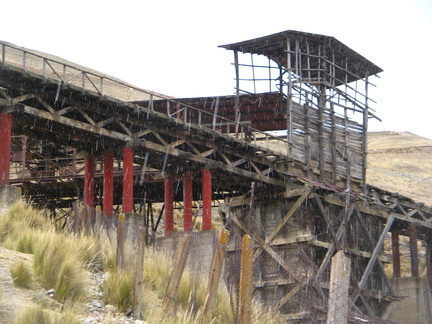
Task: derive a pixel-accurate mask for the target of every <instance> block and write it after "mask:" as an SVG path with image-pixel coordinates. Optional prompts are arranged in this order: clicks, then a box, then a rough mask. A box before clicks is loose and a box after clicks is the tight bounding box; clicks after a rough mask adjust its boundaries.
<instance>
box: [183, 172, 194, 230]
mask: <svg viewBox="0 0 432 324" xmlns="http://www.w3.org/2000/svg"><path fill="white" fill-rule="evenodd" d="M192 202H193V192H192V175H191V174H185V176H184V178H183V206H184V210H183V214H184V218H183V228H184V231H185V232H186V233H190V232H192Z"/></svg>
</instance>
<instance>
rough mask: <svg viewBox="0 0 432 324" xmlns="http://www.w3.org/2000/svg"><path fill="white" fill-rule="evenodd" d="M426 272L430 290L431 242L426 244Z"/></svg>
mask: <svg viewBox="0 0 432 324" xmlns="http://www.w3.org/2000/svg"><path fill="white" fill-rule="evenodd" d="M426 270H427V278H428V282H429V288H430V289H432V242H431V241H427V242H426Z"/></svg>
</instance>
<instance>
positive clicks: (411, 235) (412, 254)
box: [408, 225, 419, 277]
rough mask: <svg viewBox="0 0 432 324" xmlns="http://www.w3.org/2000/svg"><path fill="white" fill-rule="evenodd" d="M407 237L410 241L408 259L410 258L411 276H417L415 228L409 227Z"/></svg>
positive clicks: (417, 262) (417, 261) (417, 260)
mask: <svg viewBox="0 0 432 324" xmlns="http://www.w3.org/2000/svg"><path fill="white" fill-rule="evenodd" d="M408 235H409V239H410V257H411V276H413V277H418V276H419V259H418V248H417V228H416V227H415V226H413V225H410V227H409V228H408Z"/></svg>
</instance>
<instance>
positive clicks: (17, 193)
mask: <svg viewBox="0 0 432 324" xmlns="http://www.w3.org/2000/svg"><path fill="white" fill-rule="evenodd" d="M20 199H21V189H20V188H18V187H13V186H9V185H0V214H2V213H3V212H5V211H6V210H7V208H8V207H10V206H11V205H13V204H14V203H15V202H16V201H18V200H20Z"/></svg>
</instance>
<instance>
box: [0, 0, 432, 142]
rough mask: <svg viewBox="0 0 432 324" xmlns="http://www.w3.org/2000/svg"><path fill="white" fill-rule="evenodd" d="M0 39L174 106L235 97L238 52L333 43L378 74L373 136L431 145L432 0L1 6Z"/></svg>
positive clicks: (78, 1)
mask: <svg viewBox="0 0 432 324" xmlns="http://www.w3.org/2000/svg"><path fill="white" fill-rule="evenodd" d="M1 11H2V15H1V19H0V40H3V41H7V42H11V43H13V44H15V45H18V46H23V47H27V48H31V49H36V50H39V51H42V52H47V53H50V54H54V55H57V56H60V57H62V58H64V59H67V60H70V61H73V62H75V63H78V64H81V65H84V66H87V67H90V68H93V69H95V70H99V71H101V72H104V73H106V74H110V75H112V76H115V77H117V78H120V79H123V80H125V81H127V82H130V83H132V84H134V85H136V86H138V87H141V88H144V89H148V90H153V91H156V92H159V93H163V94H167V95H172V96H176V97H204V96H214V95H231V94H233V93H234V85H235V84H234V81H233V78H234V68H233V67H232V65H231V63H232V62H233V54H232V51H227V50H225V49H221V48H218V45H224V44H230V43H234V42H238V41H243V40H248V39H252V38H256V37H261V36H266V35H269V34H273V33H277V32H280V31H285V30H298V31H304V32H311V33H317V34H323V35H328V36H334V37H335V38H337V39H338V40H340V41H341V42H343V43H344V44H345V45H347V46H348V47H350V48H352V49H353V50H355V51H357V52H358V53H360V54H361V55H363V56H365V57H366V58H367V59H369V60H370V61H372V62H373V63H375V64H376V65H378V66H379V67H381V68H382V69H383V70H384V72H382V73H381V74H380V79H376V80H374V81H375V83H376V84H377V86H378V87H377V88H376V89H375V90H374V92H373V98H372V99H375V100H376V101H378V104H377V105H376V107H375V108H376V110H377V112H376V113H377V115H378V116H379V117H381V119H382V120H383V122H381V123H379V122H371V124H370V129H371V130H373V131H380V130H382V131H389V130H391V131H408V132H412V133H415V134H417V135H421V136H425V137H428V138H431V139H432V104H431V102H432V100H431V98H430V97H431V96H430V93H431V92H432V62H431V61H432V51H431V50H432V1H431V0H412V1H408V0H362V1H351V0H340V1H336V0H326V1H324V0H311V1H307V0H303V1H298V0H297V1H292V0H284V1H272V0H266V1H254V0H249V1H244V0H240V1H236V0H229V1H225V0H219V1H204V0H202V1H188V0H183V1H163V0H159V1H156V0H154V1H145V0H140V1H139V0H136V1H132V0H123V1H107V0H104V1H99V0H86V1H82V0H75V1H60V0H55V1H48V0H38V1H34V0H28V1H20V0H14V1H3V3H2V9H1Z"/></svg>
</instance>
